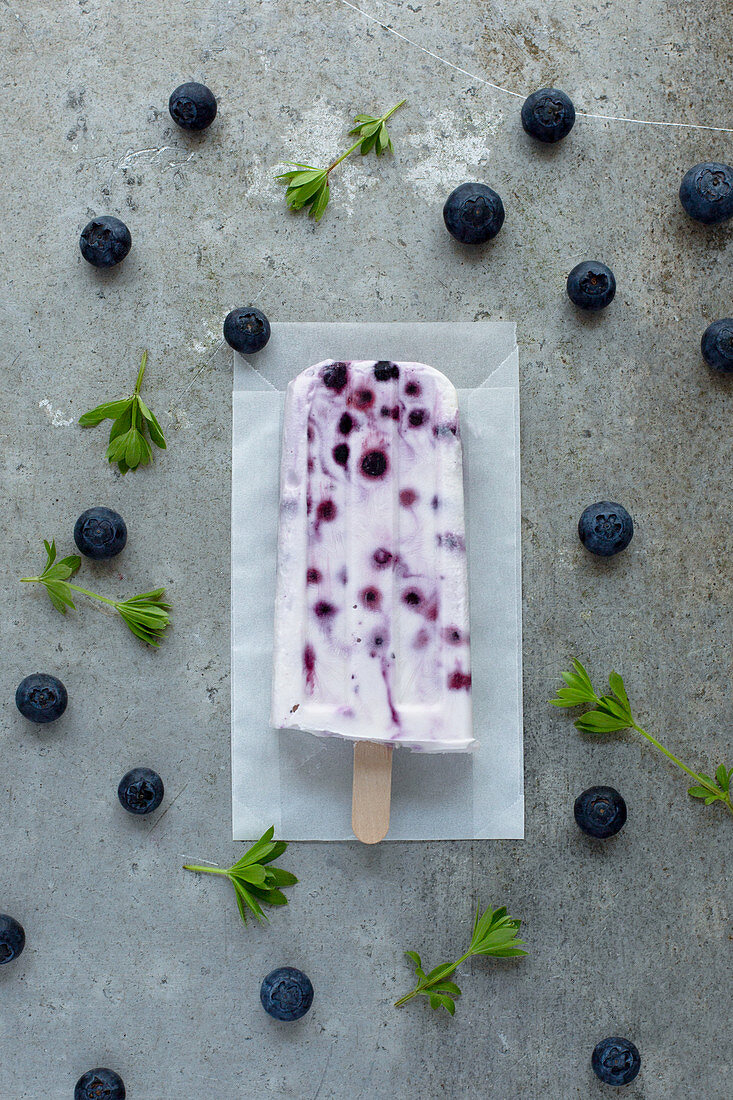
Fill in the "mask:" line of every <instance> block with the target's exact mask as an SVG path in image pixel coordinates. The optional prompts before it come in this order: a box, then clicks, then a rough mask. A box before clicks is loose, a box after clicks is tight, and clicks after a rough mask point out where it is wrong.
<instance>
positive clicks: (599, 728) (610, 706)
mask: <svg viewBox="0 0 733 1100" xmlns="http://www.w3.org/2000/svg"><path fill="white" fill-rule="evenodd" d="M560 675H561V676H562V678H563V680H564V681H565V684H566V686H565V687H561V688H558V690H557V694H556V696H555V698H554V699H550V703H551V704H552V705H553V706H554V707H576V706H580V705H582V704H585V703H592V704H594V705H593V707H592V708H591V710H587V711H586V712H585V714H582V715H581V716H580V718H576V720H575V726H576V728H577V729H579V730H581V731H582V732H583V733H591V734H602V733H616V732H617V731H619V730H625V729H633V730H636V732H637V733H640V734H641V735H642V737H645V738H646V739H647V741H649V742H651V744H652V745H654V746H655V748H657V749H659V751H660V752H662V753H664V755H665V756H666V757H667V759H668V760H671V761H672V763H673V764H676V765H677V767H678V768H681V769H682V771H683V772H686V773H687V775H689V776H690V777H691V778H692V779H694V780H695V783H694V785H693V786H692V787H689V788H688V791H687V793H688V794H689V795H690V796H691V797H692V798H699V799H701V800H702V801H704V802H705V805H706V806H712V804H713V803H714V802H722V803H723V805H724V806H725V807H726V809H728V810H729V811H730V812H731V813H733V803H732V802H731V792H730V781H731V776H733V768H731V769H730V771H728V769H727V768H726V767H725V765H724V764H720V765H719V766H718V768H717V770H716V772H715V778H714V779H713V777H712V776H710V775H706V774H705V772H695V771H693V770H692V768H688V766H687V764H683V762H682V761H681V760H680V759H679V757H677V756H675V755H674V754H673V753H671V752H670V751H669V749H667V748H665V747H664V745H663V744H662V743H661V742H660V741H658V740H657V738H656V737H653V736H652V735H651V734H650V733H647V731H646V730H645V729H642V728H641V726H640V725H639V724H638V723H637V721H636V719H635V718H634V716H633V713H632V711H631V704H630V703H629V697H628V695H627V694H626V688H625V686H624V682H623V679H622V678H621V676H619V674H618V673H617V672H611V673H610V675H609V677H608V686H609V688H610V692H611V694H610V695H597V694H596V692H595V689H594V688H593V684H592V683H591V679H590V676H589V675H588V673H587V671H586V670H585V668H584V667H583V665H582V664H581V663H580V661H578V660H577V659H575V660H573V671H572V672H561V673H560Z"/></svg>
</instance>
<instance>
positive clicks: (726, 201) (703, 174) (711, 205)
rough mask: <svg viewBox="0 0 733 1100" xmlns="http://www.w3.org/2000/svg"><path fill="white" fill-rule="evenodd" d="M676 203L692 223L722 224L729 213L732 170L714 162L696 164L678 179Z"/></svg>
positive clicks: (732, 198) (732, 194) (732, 210)
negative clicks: (679, 204) (680, 204)
mask: <svg viewBox="0 0 733 1100" xmlns="http://www.w3.org/2000/svg"><path fill="white" fill-rule="evenodd" d="M680 202H681V203H682V205H683V206H684V208H685V210H686V211H687V213H688V214H689V215H690V217H691V218H694V219H695V221H698V222H704V224H705V225H715V223H716V222H724V221H726V220H727V219H728V218H730V216H731V215H732V214H733V168H731V166H730V165H729V164H717V163H715V162H712V163H711V162H708V163H705V164H696V165H695V167H694V168H691V169H690V171H689V172H687V173H685V175H684V177H683V179H682V183H681V184H680Z"/></svg>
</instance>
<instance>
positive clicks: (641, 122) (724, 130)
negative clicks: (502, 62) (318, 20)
mask: <svg viewBox="0 0 733 1100" xmlns="http://www.w3.org/2000/svg"><path fill="white" fill-rule="evenodd" d="M341 3H342V4H345V5H346V7H347V8H351V10H352V11H356V12H358V13H359V15H363V16H364V18H365V19H369V20H370V21H371V22H372V23H376V24H377V26H378V27H381V28H382V30H383V31H387V33H388V34H392V35H394V37H395V38H400V39H401V40H402V41H403V42H407V43H408V45H410V46H414V47H415V49H417V50H421V51H422V53H425V54H427V55H428V57H432V58H434V59H435V60H436V61H439V62H440V63H441V65H447V66H448V68H449V69H455V71H456V72H457V73H462V74H463V75H464V76H468V77H470V78H471V80H477V81H478V82H479V84H485V85H487V87H489V88H493V89H494V90H495V91H497V92H503V93H504V95H511V96H515V97H516V98H517V99H524V98H525V97H524V96H523V95H521V94H520V93H519V92H513V91H512V90H511V88H504V87H502V86H501V84H494V83H492V81H490V80H486V79H485V77H483V76H477V74H476V73H470V72H469V71H468V69H462V68H461V66H460V65H454V64H453V62H452V61H449V60H448V58H447V57H441V55H440V54H437V53H433V51H432V50H428V49H427V48H426V47H425V46H421V45H420V43H419V42H414V41H413V40H412V38H408V37H407V36H406V35H404V34H401V33H400V32H399V31H396V30H395V29H394V27H388V26H387V24H386V23H383V22H382V21H381V19H377V17H376V16H374V15H370V14H369V12H366V11H364V10H363V9H362V8H358V7H357V6H356V4H352V3H350V0H341ZM575 113H576V115H578V116H579V117H580V118H597V119H602V120H603V121H604V122H630V123H633V124H635V125H637V126H666V127H673V128H675V129H678V130H713V131H714V132H715V133H718V134H733V127H729V126H704V125H702V124H701V123H698V122H656V121H654V120H653V119H648V118H628V117H627V116H626V115H596V114H592V113H591V112H590V111H576V112H575Z"/></svg>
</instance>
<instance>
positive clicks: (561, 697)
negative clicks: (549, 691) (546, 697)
mask: <svg viewBox="0 0 733 1100" xmlns="http://www.w3.org/2000/svg"><path fill="white" fill-rule="evenodd" d="M589 702H592V700H590V699H589V698H588V695H587V693H586V692H585V691H576V690H575V689H574V688H569V687H565V688H558V689H557V698H555V699H550V703H551V704H552V705H553V706H555V707H577V706H582V705H583V704H584V703H589Z"/></svg>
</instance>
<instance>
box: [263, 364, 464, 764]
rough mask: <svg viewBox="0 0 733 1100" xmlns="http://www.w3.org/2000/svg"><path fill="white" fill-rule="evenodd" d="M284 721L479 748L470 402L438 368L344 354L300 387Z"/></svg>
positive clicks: (283, 571) (287, 510)
mask: <svg viewBox="0 0 733 1100" xmlns="http://www.w3.org/2000/svg"><path fill="white" fill-rule="evenodd" d="M271 721H272V725H273V726H275V727H277V728H279V729H302V730H308V731H310V732H311V733H315V734H319V735H321V736H338V737H345V738H349V739H351V740H365V741H380V742H385V743H389V744H394V745H404V746H407V747H409V748H411V749H415V750H421V751H423V752H465V751H468V750H471V749H473V748H475V747H476V742H475V740H474V738H473V730H472V716H471V671H470V645H469V618H468V584H467V576H466V539H465V524H464V514H463V456H462V449H461V441H460V433H459V424H458V404H457V398H456V391H455V389H454V388H453V386H452V385H451V383H450V382H449V381H448V379H447V378H446V377H445V376H444V375H443V374H441V373H440V371H437V370H435V369H434V368H433V367H429V366H425V365H424V364H422V363H391V362H374V361H368V362H365V361H360V362H336V361H332V360H329V361H326V362H324V363H319V364H317V365H316V366H312V367H308V369H307V370H304V371H303V372H302V373H301V374H299V375H298V377H297V378H295V379H294V380H293V381H292V382H291V383H290V385H289V386H288V391H287V397H286V404H285V422H284V427H283V441H282V465H281V478H280V526H279V538H278V569H277V592H276V601H275V641H274V675H273V691H272V715H271Z"/></svg>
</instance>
